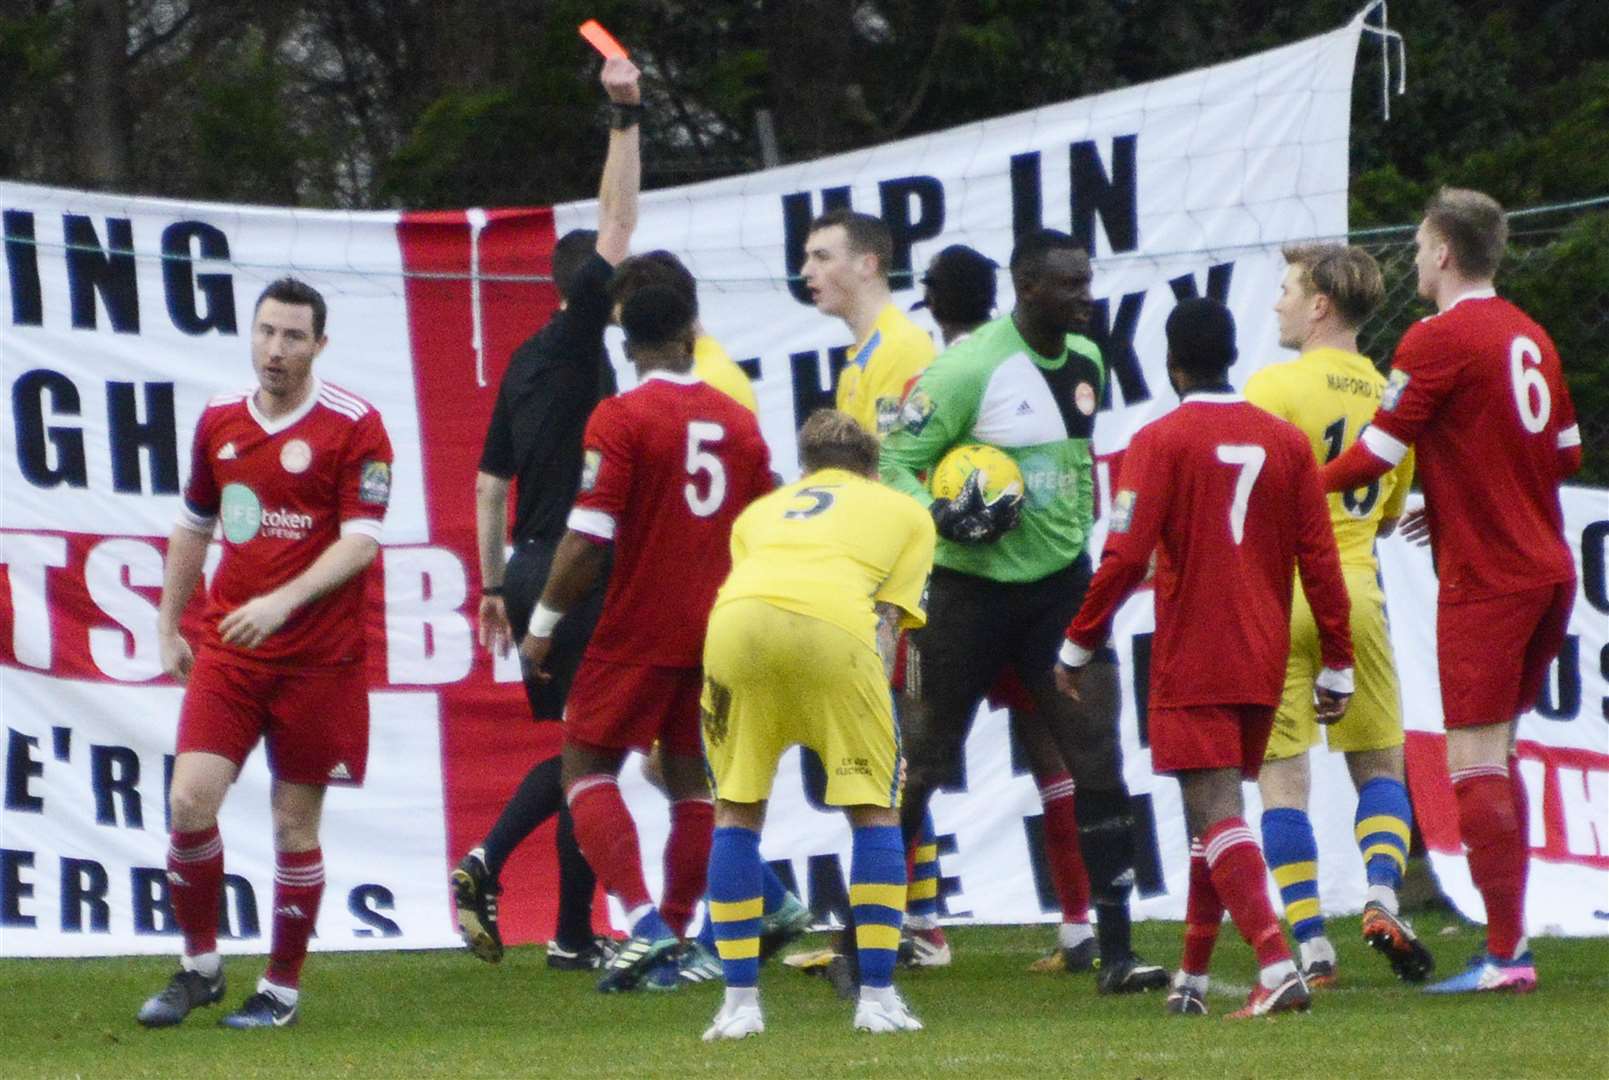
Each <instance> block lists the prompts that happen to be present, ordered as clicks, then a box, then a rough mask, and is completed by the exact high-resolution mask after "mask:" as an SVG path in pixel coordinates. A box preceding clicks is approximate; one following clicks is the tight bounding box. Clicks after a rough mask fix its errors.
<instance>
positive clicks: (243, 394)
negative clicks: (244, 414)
mask: <svg viewBox="0 0 1609 1080" xmlns="http://www.w3.org/2000/svg"><path fill="white" fill-rule="evenodd" d="M250 396H251V391H249V390H236V391H232V392H230V393H227V394H214V395H213V396H212V397H210V398H208V399H207V408H209V409H215V408H218V407H219V406H220V405H235V404H237V403H239V402H242V401H245V400H246V398H248V397H250Z"/></svg>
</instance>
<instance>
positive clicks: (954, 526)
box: [930, 472, 1022, 544]
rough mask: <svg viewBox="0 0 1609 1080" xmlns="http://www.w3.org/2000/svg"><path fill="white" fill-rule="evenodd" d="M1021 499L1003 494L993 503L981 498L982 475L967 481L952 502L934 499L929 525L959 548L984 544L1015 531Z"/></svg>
mask: <svg viewBox="0 0 1609 1080" xmlns="http://www.w3.org/2000/svg"><path fill="white" fill-rule="evenodd" d="M1021 503H1022V498H1021V496H1019V495H1017V494H1015V493H1012V492H1005V493H1002V494H1000V495H997V496H995V498H994V501H993V502H985V501H984V498H983V481H982V474H981V473H978V472H974V473H973V474H972V475H971V476H969V477H967V480H966V483H965V484H963V485H962V486H961V491H960V493H959V494H958V495H956V497H955V498H953V499H934V500H933V505H932V507H930V510H931V512H932V514H933V525H934V527H935V528H936V529H937V530H938V534H939V535H940V536H942V537H944V539H946V540H954V541H956V542H957V543H961V544H987V543H990V542H992V541H995V540H998V539H1000V538H1001V537H1002V536H1004V535H1005V534H1006V533H1008V532H1010V531H1011V530H1012V529H1013V528H1015V527H1016V524H1017V520H1018V518H1019V517H1021V515H1022V506H1021Z"/></svg>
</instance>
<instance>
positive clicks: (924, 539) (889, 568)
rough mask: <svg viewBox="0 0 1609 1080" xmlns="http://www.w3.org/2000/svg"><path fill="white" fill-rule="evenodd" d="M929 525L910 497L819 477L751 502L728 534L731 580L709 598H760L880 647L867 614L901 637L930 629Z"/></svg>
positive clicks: (861, 481)
mask: <svg viewBox="0 0 1609 1080" xmlns="http://www.w3.org/2000/svg"><path fill="white" fill-rule="evenodd" d="M933 543H934V533H933V518H932V516H931V515H929V514H928V512H927V510H926V509H925V508H924V507H923V506H922V505H921V504H920V503H918V502H917V501H916V500H915V499H913V498H911V497H910V496H909V495H904V494H901V493H900V492H897V491H895V490H893V489H892V488H887V487H884V486H883V485H882V484H880V483H878V482H877V481H875V480H871V479H868V478H866V477H864V476H859V475H857V474H855V473H852V472H849V471H847V470H844V469H820V470H818V471H816V472H813V473H811V474H810V475H809V476H806V477H805V478H804V479H802V480H797V481H795V482H794V483H792V484H789V485H788V486H786V487H782V488H778V489H777V490H776V491H773V492H771V494H769V495H766V496H765V497H763V498H761V499H758V500H756V501H755V502H754V503H753V504H751V505H750V506H749V507H748V508H747V509H746V510H744V511H743V513H741V514H739V515H738V519H737V521H736V522H735V523H734V524H733V525H732V573H731V574H730V575H729V576H728V577H727V579H726V583H725V584H724V585H722V586H721V591H720V593H719V594H718V595H717V596H716V598H715V608H716V609H717V610H718V609H719V608H720V607H721V605H723V604H725V603H728V602H729V601H733V600H738V599H743V598H748V597H757V598H759V599H762V600H765V601H767V602H768V603H771V604H775V605H776V606H777V607H779V608H782V609H784V610H786V611H793V612H798V613H799V614H801V615H809V616H812V617H814V618H817V619H822V620H824V621H826V622H830V623H832V624H833V625H835V626H839V627H842V628H843V629H844V630H847V631H849V632H850V633H851V634H854V635H855V636H856V637H857V638H859V639H861V640H862V641H864V642H865V643H866V644H867V645H868V646H869V647H871V648H873V649H875V648H876V647H877V634H876V631H877V615H876V612H875V609H874V607H873V605H875V604H878V603H886V604H893V605H894V606H896V607H898V608H900V609H901V610H902V611H903V612H904V615H903V617H902V618H901V620H900V625H901V626H902V627H907V628H909V627H917V626H921V625H923V624H924V623H925V622H927V614H926V612H925V610H924V606H923V605H924V601H925V600H926V596H925V595H924V594H925V593H926V591H927V579H928V575H929V574H930V573H931V572H932V569H933Z"/></svg>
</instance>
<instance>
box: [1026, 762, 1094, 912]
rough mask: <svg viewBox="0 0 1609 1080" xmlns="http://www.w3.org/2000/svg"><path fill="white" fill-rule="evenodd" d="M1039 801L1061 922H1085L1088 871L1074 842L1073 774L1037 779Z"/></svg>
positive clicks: (1082, 854) (1087, 907)
mask: <svg viewBox="0 0 1609 1080" xmlns="http://www.w3.org/2000/svg"><path fill="white" fill-rule="evenodd" d="M1038 782H1039V802H1040V805H1042V806H1043V807H1044V809H1045V860H1046V862H1048V863H1049V864H1050V876H1051V880H1052V881H1054V882H1055V885H1056V897H1057V899H1058V900H1059V901H1060V902H1061V918H1062V922H1070V923H1087V922H1089V874H1088V873H1087V872H1086V871H1085V870H1084V853H1083V850H1082V849H1081V848H1080V847H1079V846H1078V819H1077V818H1076V817H1074V816H1073V778H1072V777H1071V776H1069V775H1068V774H1067V773H1065V772H1060V773H1057V774H1055V775H1054V776H1047V777H1044V778H1042V779H1039V781H1038Z"/></svg>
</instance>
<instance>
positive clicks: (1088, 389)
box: [1073, 382, 1095, 416]
mask: <svg viewBox="0 0 1609 1080" xmlns="http://www.w3.org/2000/svg"><path fill="white" fill-rule="evenodd" d="M1073 404H1074V405H1076V406H1077V407H1078V411H1079V412H1081V413H1083V414H1084V415H1085V416H1094V415H1095V388H1094V387H1093V386H1091V385H1090V384H1089V383H1087V382H1081V383H1079V384H1078V388H1077V389H1075V390H1074V391H1073Z"/></svg>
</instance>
